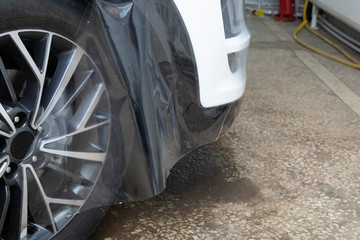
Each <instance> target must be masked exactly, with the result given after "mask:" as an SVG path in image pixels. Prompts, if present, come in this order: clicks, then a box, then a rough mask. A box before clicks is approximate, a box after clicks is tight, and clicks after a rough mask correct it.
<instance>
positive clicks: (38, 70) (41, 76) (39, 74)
mask: <svg viewBox="0 0 360 240" xmlns="http://www.w3.org/2000/svg"><path fill="white" fill-rule="evenodd" d="M10 36H11V38H12V39H13V42H14V43H15V44H16V46H17V48H18V49H19V51H20V52H21V54H22V56H23V57H24V59H25V60H26V62H27V64H28V65H29V67H30V69H31V71H32V72H33V74H34V75H35V77H36V79H37V81H38V87H37V88H38V89H37V98H36V103H35V106H34V112H33V120H32V121H31V125H32V127H33V128H34V129H37V127H38V126H36V125H35V119H36V117H37V116H38V113H39V109H40V101H41V95H42V92H43V89H44V83H45V77H46V68H47V64H48V59H49V55H50V46H51V41H52V34H48V35H47V37H46V38H45V39H46V40H45V48H44V52H43V57H41V56H40V57H38V58H39V60H38V61H39V62H40V65H41V66H40V67H38V65H37V64H36V62H35V61H34V59H33V57H32V56H31V54H30V53H29V51H28V50H27V48H26V46H25V44H24V43H23V41H22V40H21V38H20V36H19V33H18V32H11V33H10Z"/></svg>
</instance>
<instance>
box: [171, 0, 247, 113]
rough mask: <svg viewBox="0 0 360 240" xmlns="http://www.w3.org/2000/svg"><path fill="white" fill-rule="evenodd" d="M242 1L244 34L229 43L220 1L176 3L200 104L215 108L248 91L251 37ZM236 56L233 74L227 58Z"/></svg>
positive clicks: (207, 0) (176, 1) (180, 1)
mask: <svg viewBox="0 0 360 240" xmlns="http://www.w3.org/2000/svg"><path fill="white" fill-rule="evenodd" d="M243 1H244V0H237V1H234V2H237V3H238V4H236V5H237V6H234V7H237V8H241V9H240V10H239V11H240V12H241V13H242V21H241V32H240V33H239V34H238V35H237V36H235V37H232V38H228V39H226V37H225V30H224V23H223V13H222V9H221V0H174V2H175V4H176V5H177V8H178V10H179V12H180V14H181V16H182V18H183V20H184V23H185V25H186V27H187V30H188V33H189V36H190V39H191V42H192V46H193V50H194V54H195V58H196V64H197V70H198V77H199V92H200V103H201V105H202V106H203V107H206V108H208V107H215V106H219V105H223V104H227V103H230V102H233V101H236V100H237V99H239V98H240V97H241V96H242V95H243V93H244V90H245V83H246V57H247V49H248V47H249V43H250V33H249V31H248V29H247V26H246V21H245V14H244V11H243V7H244V5H243ZM232 53H238V54H237V57H236V58H237V62H238V63H237V64H238V68H237V70H236V71H235V72H233V71H231V69H230V66H229V60H228V56H229V54H232Z"/></svg>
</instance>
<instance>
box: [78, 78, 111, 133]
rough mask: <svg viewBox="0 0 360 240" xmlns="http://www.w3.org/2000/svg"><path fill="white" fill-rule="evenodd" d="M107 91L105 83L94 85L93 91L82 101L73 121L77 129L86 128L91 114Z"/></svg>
mask: <svg viewBox="0 0 360 240" xmlns="http://www.w3.org/2000/svg"><path fill="white" fill-rule="evenodd" d="M104 91H105V87H104V85H102V84H101V85H98V86H96V87H95V86H94V88H93V89H91V91H89V92H88V94H86V97H85V98H84V100H83V101H82V104H81V105H80V107H79V109H78V110H77V111H76V113H75V115H74V117H73V119H72V120H71V122H72V123H73V128H74V129H77V130H82V129H85V127H86V125H87V123H88V121H89V119H90V117H91V115H92V114H93V112H94V110H95V108H96V107H97V105H98V104H99V102H100V99H101V96H102V94H103V93H104Z"/></svg>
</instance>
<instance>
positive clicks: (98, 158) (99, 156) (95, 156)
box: [40, 120, 110, 162]
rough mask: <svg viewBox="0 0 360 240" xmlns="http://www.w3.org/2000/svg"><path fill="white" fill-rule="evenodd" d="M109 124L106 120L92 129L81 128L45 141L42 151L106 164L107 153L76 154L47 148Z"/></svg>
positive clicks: (91, 127) (41, 146)
mask: <svg viewBox="0 0 360 240" xmlns="http://www.w3.org/2000/svg"><path fill="white" fill-rule="evenodd" d="M109 123H110V120H105V121H103V122H101V123H97V124H94V125H92V126H90V127H85V128H80V129H78V130H76V131H74V132H72V133H69V134H66V135H64V136H61V137H56V138H51V139H47V140H44V141H43V142H42V143H41V145H40V151H42V152H45V153H50V154H56V155H60V156H64V157H72V158H78V159H84V160H88V161H95V162H104V160H105V157H106V153H105V152H99V153H97V152H74V151H66V150H57V149H52V148H47V147H46V145H47V144H51V143H56V142H58V141H61V140H64V139H67V138H70V137H72V136H75V135H77V134H80V133H83V132H86V131H90V130H92V129H95V128H98V127H101V126H104V125H106V124H109Z"/></svg>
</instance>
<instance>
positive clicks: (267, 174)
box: [91, 17, 360, 240]
mask: <svg viewBox="0 0 360 240" xmlns="http://www.w3.org/2000/svg"><path fill="white" fill-rule="evenodd" d="M248 24H249V28H250V30H251V31H252V34H253V37H252V43H251V48H250V50H249V58H248V83H247V89H246V93H245V95H244V98H243V104H242V111H241V113H240V115H239V116H238V118H237V120H236V122H235V124H234V126H233V128H232V129H231V130H230V131H229V132H228V133H226V134H224V135H222V136H221V137H220V138H219V140H218V141H217V142H215V143H213V144H210V145H207V146H205V147H203V148H201V149H199V150H197V151H195V152H194V153H192V154H190V155H189V156H187V157H186V158H185V159H183V160H182V161H181V162H179V163H178V164H177V165H176V166H175V168H174V169H173V170H172V174H171V176H170V177H169V179H168V184H167V189H166V190H165V192H164V193H162V194H161V195H159V196H157V197H154V198H152V199H148V200H145V201H140V202H135V203H130V204H124V205H121V206H113V207H111V208H110V210H109V212H108V214H107V215H106V217H105V218H104V221H103V222H102V223H101V225H100V226H99V227H98V229H97V230H96V231H95V232H94V234H93V235H92V237H91V239H92V240H97V239H106V240H114V239H119V240H120V239H359V238H360V187H359V186H360V168H359V161H360V150H359V144H360V128H359V126H360V117H359V115H358V114H359V113H357V112H356V109H355V108H356V106H360V102H358V99H356V97H351V96H354V95H351V94H350V95H349V94H348V95H346V94H345V98H346V96H347V98H349V99H344V96H343V95H341V94H340V95H337V94H336V91H333V90H331V87H329V85H327V82H326V81H327V80H328V79H335V80H336V79H337V80H338V81H340V82H341V83H342V84H343V85H344V86H347V87H348V90H349V91H352V93H355V96H358V94H360V72H359V71H358V70H354V69H351V68H348V67H345V66H343V65H341V64H338V63H334V62H332V61H330V60H328V59H325V58H323V57H321V56H318V55H316V54H313V53H310V52H309V51H307V50H306V49H304V48H303V47H301V46H299V45H297V43H295V42H294V41H293V40H292V39H291V36H290V34H291V32H292V31H293V30H294V29H295V28H296V27H297V25H298V24H300V22H299V21H297V22H293V23H281V22H275V21H274V20H272V19H271V18H265V19H258V18H255V17H252V18H250V19H249V20H248ZM300 36H301V37H302V38H304V39H305V40H308V41H310V42H311V43H312V44H314V45H317V46H319V47H321V48H325V49H326V48H327V47H326V46H324V44H323V43H322V42H320V41H319V40H317V39H316V38H315V37H314V36H312V35H311V34H309V33H307V32H301V34H300ZM326 50H328V51H333V50H332V49H330V48H329V49H326ZM334 53H335V52H334ZM335 54H336V53H335ZM356 57H357V58H359V55H357V56H356ZM308 60H309V61H310V60H311V61H314V63H316V64H320V65H321V66H323V67H324V68H325V70H326V71H325V70H324V71H323V72H325V73H324V74H322V73H321V74H320V73H318V72H317V71H316V70H317V69H318V68H319V66H320V65H310V64H308V63H307V62H306V61H308ZM312 66H316V68H313V67H312ZM336 86H337V85H336ZM349 96H350V97H349ZM349 102H350V103H349ZM357 104H358V105H357ZM354 106H355V107H354ZM354 109H355V110H354Z"/></svg>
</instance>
